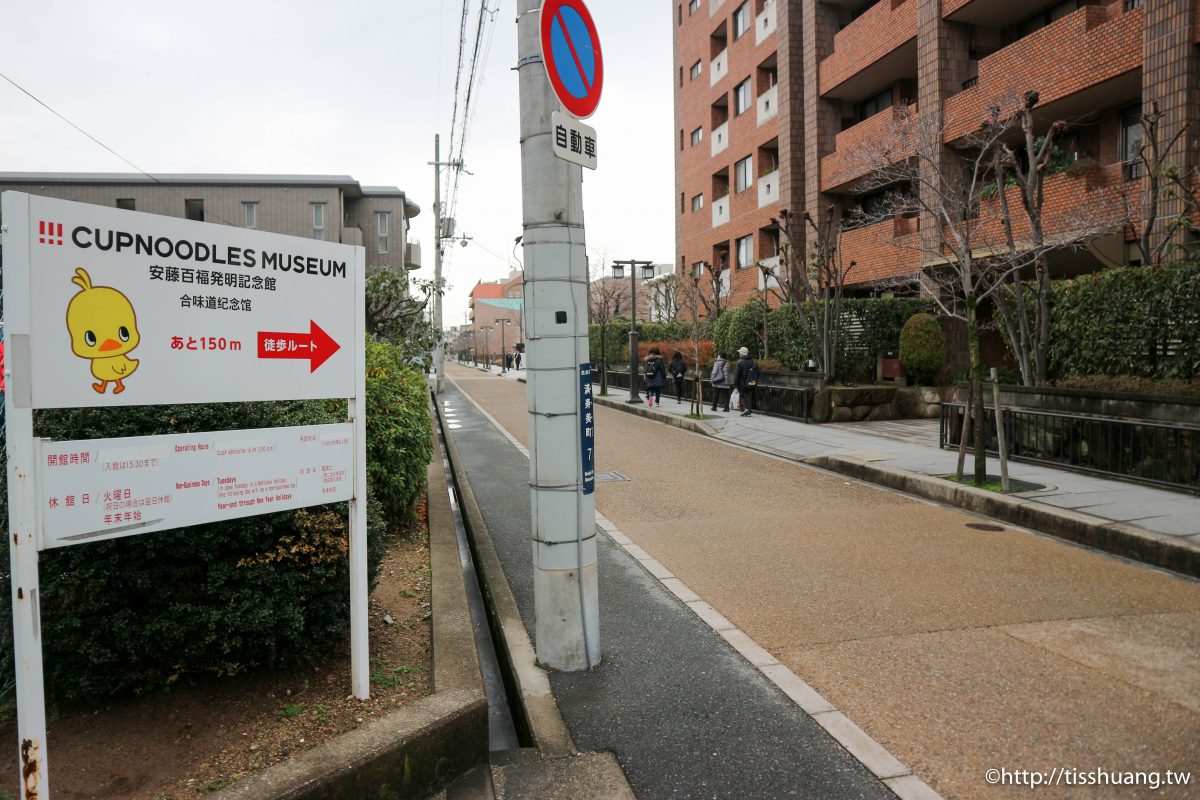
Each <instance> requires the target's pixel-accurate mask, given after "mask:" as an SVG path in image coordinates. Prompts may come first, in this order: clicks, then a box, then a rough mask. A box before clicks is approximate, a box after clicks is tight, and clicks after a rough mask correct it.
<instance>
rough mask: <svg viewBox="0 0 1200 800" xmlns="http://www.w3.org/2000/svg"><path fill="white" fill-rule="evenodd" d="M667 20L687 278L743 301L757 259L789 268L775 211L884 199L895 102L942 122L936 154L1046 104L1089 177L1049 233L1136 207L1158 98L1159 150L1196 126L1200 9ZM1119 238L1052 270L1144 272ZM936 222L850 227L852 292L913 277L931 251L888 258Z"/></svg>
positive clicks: (793, 3)
mask: <svg viewBox="0 0 1200 800" xmlns="http://www.w3.org/2000/svg"><path fill="white" fill-rule="evenodd" d="M672 13H673V15H674V20H673V22H674V32H675V35H674V53H675V71H676V74H675V75H673V76H672V77H673V79H674V82H675V121H676V131H675V132H674V134H675V136H676V137H677V140H678V141H677V147H678V150H677V154H676V195H677V197H676V198H675V202H677V204H678V207H677V215H676V234H675V240H676V258H677V264H676V268H677V269H678V270H680V271H684V270H688V271H696V270H704V269H720V270H722V271H723V277H722V280H723V283H724V285H725V286H726V287H728V291H729V293H730V295H731V301H732V305H735V306H736V305H740V304H741V303H743V302H745V301H746V300H747V299H749V298H750V297H751V296H752V295H754V294H755V293H756V292H757V291H759V290H761V289H762V280H763V278H762V276H761V273H760V271H759V270H758V269H757V268H755V265H756V264H757V263H758V262H759V261H766V262H768V263H778V262H777V258H778V252H779V250H778V246H779V245H778V242H779V232H778V230H777V229H776V226H775V225H774V224H773V223H772V222H771V219H772V217H775V218H778V216H779V212H780V210H781V209H788V210H789V211H792V212H796V213H800V212H802V211H803V210H804V209H810V210H811V211H812V212H813V213H814V216H816V210H817V209H823V208H826V207H828V206H829V205H830V204H831V203H832V204H834V205H835V206H836V207H837V208H838V209H841V210H843V211H845V212H850V211H851V210H852V209H854V208H855V207H862V206H865V205H869V204H870V203H871V202H872V200H873V198H872V197H871V196H869V195H867V194H865V193H864V190H863V188H862V187H863V184H864V181H863V180H862V178H863V177H864V174H865V172H866V171H867V168H864V167H863V166H862V164H863V160H862V159H861V158H856V157H855V156H856V155H857V154H858V153H859V152H860V151H861V150H862V148H865V147H870V146H871V145H872V143H874V142H878V141H879V140H880V139H881V138H882V137H883V136H884V135H885V134H886V133H887V132H888V130H889V129H890V128H891V127H893V126H894V125H895V119H896V118H897V116H898V114H899V112H900V111H901V110H902V109H903V110H905V111H906V112H907V113H908V114H909V115H912V114H922V113H924V112H928V111H930V110H934V111H936V110H938V109H940V110H941V111H942V113H943V115H944V119H945V121H946V128H945V131H944V139H943V142H942V143H941V144H940V147H939V149H942V148H946V147H947V146H948V145H949V144H951V143H952V142H954V141H957V140H959V139H961V137H963V136H965V135H967V134H970V133H972V132H973V131H974V130H975V129H976V127H977V126H978V125H979V124H980V123H981V122H982V121H983V120H984V119H985V118H986V116H987V113H988V107H989V106H990V105H992V104H994V103H996V102H997V98H1000V97H1003V96H1006V95H1008V96H1011V95H1013V94H1016V95H1020V94H1021V93H1023V92H1025V91H1027V90H1035V91H1037V92H1039V93H1040V103H1039V106H1038V112H1039V113H1038V119H1039V120H1040V122H1041V124H1043V125H1045V126H1047V127H1048V126H1049V124H1050V122H1052V121H1053V120H1056V119H1057V120H1065V121H1068V122H1069V124H1070V128H1069V130H1068V133H1067V135H1066V136H1065V137H1063V139H1062V140H1061V141H1062V142H1063V143H1064V145H1063V146H1065V147H1067V148H1069V149H1070V151H1071V157H1072V158H1075V159H1087V160H1088V161H1087V163H1088V164H1092V163H1094V165H1095V166H1094V168H1091V169H1088V170H1086V171H1083V172H1082V174H1081V172H1080V171H1072V172H1070V173H1067V172H1064V173H1061V174H1056V175H1053V176H1051V177H1049V178H1047V180H1046V196H1047V200H1046V205H1045V214H1046V219H1047V224H1048V226H1049V230H1048V233H1049V234H1051V235H1070V232H1069V231H1064V230H1062V229H1061V227H1062V225H1063V224H1065V223H1064V222H1063V220H1065V219H1066V218H1067V217H1068V216H1069V215H1068V214H1067V213H1066V211H1067V210H1068V209H1072V208H1078V207H1080V206H1081V205H1083V206H1086V205H1087V204H1093V203H1107V204H1109V205H1110V206H1111V205H1112V204H1113V203H1128V205H1129V206H1130V207H1132V208H1135V209H1136V208H1137V207H1138V206H1139V205H1140V202H1141V199H1142V196H1143V195H1144V193H1145V185H1144V184H1145V180H1144V179H1143V178H1141V177H1139V170H1138V169H1137V168H1136V165H1135V164H1134V163H1133V162H1134V161H1135V159H1136V157H1137V152H1138V148H1139V142H1140V141H1141V136H1142V131H1141V123H1140V120H1139V119H1138V116H1137V115H1138V113H1139V112H1140V111H1142V110H1143V109H1146V110H1148V109H1149V107H1150V104H1151V102H1157V104H1158V108H1159V109H1160V110H1161V111H1163V112H1165V116H1164V118H1163V121H1162V123H1161V124H1160V128H1161V138H1162V139H1163V140H1164V141H1165V140H1167V139H1169V138H1170V137H1171V136H1173V135H1174V134H1175V133H1176V132H1177V131H1179V130H1180V129H1181V128H1182V127H1183V126H1184V125H1185V124H1187V125H1189V128H1188V137H1189V138H1190V139H1191V140H1192V142H1195V141H1196V139H1197V134H1198V133H1200V71H1198V55H1197V53H1198V44H1200V2H1197V0H1095V2H1090V1H1089V0H1060V1H1058V2H1044V1H1043V0H868V2H855V1H854V0H850V1H849V2H846V1H842V0H675V2H674V8H673V9H672ZM1180 150H1181V151H1184V152H1186V155H1185V156H1183V158H1186V159H1196V158H1197V157H1198V156H1197V151H1196V148H1195V147H1183V148H1180ZM1187 166H1191V167H1195V166H1196V165H1195V164H1187ZM1180 210H1181V209H1179V208H1175V209H1165V210H1164V212H1163V213H1167V214H1169V213H1172V211H1173V212H1174V213H1178V212H1179V211H1180ZM1056 225H1057V226H1058V229H1056V227H1055V226H1056ZM1120 227H1121V226H1116V228H1115V229H1114V230H1112V231H1110V232H1107V233H1105V234H1104V235H1102V236H1097V237H1093V238H1092V239H1091V240H1089V241H1088V243H1087V246H1086V247H1083V248H1080V249H1078V250H1072V251H1068V252H1065V253H1063V254H1062V255H1061V256H1060V257H1059V263H1057V264H1055V263H1053V262H1052V264H1051V267H1052V269H1054V270H1056V271H1057V272H1058V273H1060V274H1063V273H1066V272H1079V271H1085V270H1089V269H1097V268H1100V267H1102V266H1105V265H1114V264H1123V263H1137V261H1136V258H1137V256H1136V254H1135V249H1134V248H1132V247H1130V246H1129V244H1128V243H1127V240H1129V239H1132V238H1134V236H1135V230H1134V229H1133V228H1132V227H1128V226H1126V227H1125V229H1124V230H1121V229H1120ZM932 229H933V227H932V220H925V219H922V218H917V219H905V218H897V219H886V220H884V221H881V222H876V223H875V224H873V225H867V226H864V227H859V228H855V229H852V230H847V231H845V232H844V233H843V236H842V243H841V246H842V254H843V258H844V259H845V261H847V262H848V261H849V260H851V259H853V260H855V261H856V262H857V263H858V266H857V267H856V269H855V270H854V272H852V273H851V275H850V278H849V283H850V284H852V285H851V286H849V287H848V288H849V289H850V290H851V291H852V292H856V293H869V292H870V290H871V288H870V287H871V285H872V284H873V283H878V282H879V281H881V280H884V279H889V278H893V277H895V276H903V275H911V274H913V273H915V272H917V271H918V270H919V269H920V268H921V266H922V264H921V256H920V254H919V253H918V252H917V251H916V250H915V249H905V248H904V247H900V246H896V245H898V244H904V242H903V239H904V237H914V236H920V235H921V234H920V231H921V230H925V231H930V230H932Z"/></svg>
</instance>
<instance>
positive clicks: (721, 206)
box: [712, 195, 729, 228]
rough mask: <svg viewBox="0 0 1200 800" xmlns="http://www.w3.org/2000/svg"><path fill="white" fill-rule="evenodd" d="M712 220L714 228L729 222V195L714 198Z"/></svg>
mask: <svg viewBox="0 0 1200 800" xmlns="http://www.w3.org/2000/svg"><path fill="white" fill-rule="evenodd" d="M712 222H713V227H714V228H718V227H720V226H722V225H724V224H725V223H727V222H729V195H725V196H724V197H722V198H719V199H717V200H713V204H712Z"/></svg>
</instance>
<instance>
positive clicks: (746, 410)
mask: <svg viewBox="0 0 1200 800" xmlns="http://www.w3.org/2000/svg"><path fill="white" fill-rule="evenodd" d="M738 356H739V357H738V362H737V367H736V368H735V369H734V371H733V383H734V385H735V386H737V390H738V394H739V395H741V398H742V400H741V406H742V416H743V417H748V416H750V415H751V413H753V411H754V390H755V388H756V386H757V383H756V384H755V385H751V384H750V370H754V374H755V375H757V374H758V367H757V365H755V363H754V359H752V358H750V351H749V350H748V349H747V348H745V347H743V348H740V349H739V350H738Z"/></svg>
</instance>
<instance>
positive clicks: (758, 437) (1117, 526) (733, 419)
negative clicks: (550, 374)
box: [596, 389, 1200, 576]
mask: <svg viewBox="0 0 1200 800" xmlns="http://www.w3.org/2000/svg"><path fill="white" fill-rule="evenodd" d="M628 396H629V392H628V390H615V391H614V390H611V389H610V391H609V394H608V396H607V397H599V396H597V398H596V402H597V403H598V404H601V405H606V406H608V407H610V408H615V409H620V410H623V411H627V412H631V413H637V414H641V415H644V416H645V415H648V416H651V417H657V418H660V419H663V420H665V421H671V422H673V423H674V424H678V425H680V426H681V427H686V428H689V429H691V430H695V431H697V432H700V433H705V434H707V435H710V436H713V437H715V438H717V439H720V440H722V441H726V442H729V443H732V444H737V445H740V446H743V447H747V448H750V449H752V450H758V451H761V452H765V453H771V454H773V455H777V456H781V457H783V458H788V459H790V460H795V461H801V462H804V463H809V464H812V465H814V466H819V467H823V468H827V469H832V470H834V471H836V472H842V473H844V474H849V475H852V476H853V477H856V478H861V479H864V480H868V481H872V482H876V483H881V484H883V485H887V486H890V487H892V488H898V489H903V490H905V491H911V492H912V493H915V494H920V495H922V496H924V497H927V498H929V499H933V500H938V501H942V502H947V503H950V504H951V505H959V506H961V507H965V508H968V509H970V510H974V511H977V512H979V513H983V514H987V515H990V516H997V517H1000V518H1002V519H1005V520H1006V521H1009V522H1015V523H1018V524H1024V525H1028V526H1030V527H1034V528H1037V529H1039V530H1042V531H1044V532H1046V533H1051V534H1054V535H1060V536H1063V537H1064V538H1068V539H1072V540H1075V541H1080V542H1081V543H1084V544H1088V545H1091V546H1095V547H1099V548H1101V549H1105V550H1109V551H1111V552H1115V553H1117V554H1119V555H1124V556H1128V557H1130V558H1135V559H1137V560H1141V561H1146V562H1148V563H1152V564H1155V565H1156V566H1163V567H1166V568H1168V569H1174V570H1176V571H1179V572H1183V573H1185V574H1189V575H1193V576H1195V575H1198V574H1200V497H1197V496H1195V495H1189V494H1186V493H1184V492H1173V491H1168V490H1165V489H1156V488H1154V487H1151V486H1144V485H1141V484H1137V483H1131V482H1126V481H1118V480H1110V479H1107V478H1101V477H1096V476H1092V475H1086V474H1084V473H1080V472H1072V471H1069V470H1064V469H1054V468H1051V467H1045V466H1041V465H1037V464H1027V463H1022V462H1016V461H1014V462H1010V463H1009V475H1010V477H1011V478H1013V479H1015V480H1018V481H1024V482H1026V483H1031V484H1038V485H1041V486H1043V487H1045V488H1042V489H1038V490H1036V491H1028V492H1020V493H1014V494H1012V495H1009V496H1001V495H996V494H995V493H990V492H983V491H980V490H975V489H970V488H967V487H960V486H958V485H957V484H951V483H949V482H946V481H943V480H941V479H940V478H937V477H936V476H941V475H948V474H952V473H953V472H954V470H955V466H956V461H957V452H956V451H953V450H942V449H940V448H939V447H938V421H937V420H895V421H883V422H853V423H840V424H833V423H831V424H825V425H808V424H805V423H802V422H799V421H797V420H793V419H787V418H784V417H773V416H767V415H765V414H761V413H755V414H753V415H751V416H749V417H743V416H741V415H740V414H739V413H738V412H737V411H736V410H734V411H730V412H729V413H725V412H722V411H720V410H718V411H715V412H714V411H712V410H711V409H709V408H708V406H705V409H704V413H705V417H706V418H705V419H704V420H703V421H695V420H690V419H688V410H689V405H688V403H687V401H686V400H685V401H684V402H682V403H677V402H676V400H675V398H674V397H670V398H666V399H665V400H664V401H663V404H662V405H661V406H656V407H654V408H652V409H651V408H648V407H647V406H646V405H645V404H644V403H642V404H632V403H629V402H627V400H628ZM999 472H1000V464H999V462H998V461H997V460H996V459H994V458H989V459H988V473H989V474H999ZM922 478H923V479H924V480H920V479H922ZM914 479H917V480H914ZM988 495H992V496H991V497H988ZM963 498H967V500H966V501H965V502H964V501H963Z"/></svg>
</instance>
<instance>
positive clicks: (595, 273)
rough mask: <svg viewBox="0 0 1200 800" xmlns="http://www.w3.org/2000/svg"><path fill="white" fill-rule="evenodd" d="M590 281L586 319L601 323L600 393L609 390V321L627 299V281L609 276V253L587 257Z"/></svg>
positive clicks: (618, 312)
mask: <svg viewBox="0 0 1200 800" xmlns="http://www.w3.org/2000/svg"><path fill="white" fill-rule="evenodd" d="M588 268H589V272H590V276H589V277H590V278H591V282H590V283H589V284H588V319H589V320H590V321H591V322H593V323H595V324H597V325H599V326H600V361H601V362H602V364H603V366H602V367H601V369H600V394H601V395H606V394H608V324H609V323H610V322H612V321H613V319H614V318H616V317H618V316H620V314H621V310H622V308H624V306H625V305H626V304H627V303H628V302H629V285H628V284H627V283H626V282H625V281H623V280H617V279H615V278H609V277H607V275H608V268H609V265H608V253H607V252H605V253H600V254H598V257H597V258H593V259H589V261H588Z"/></svg>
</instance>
